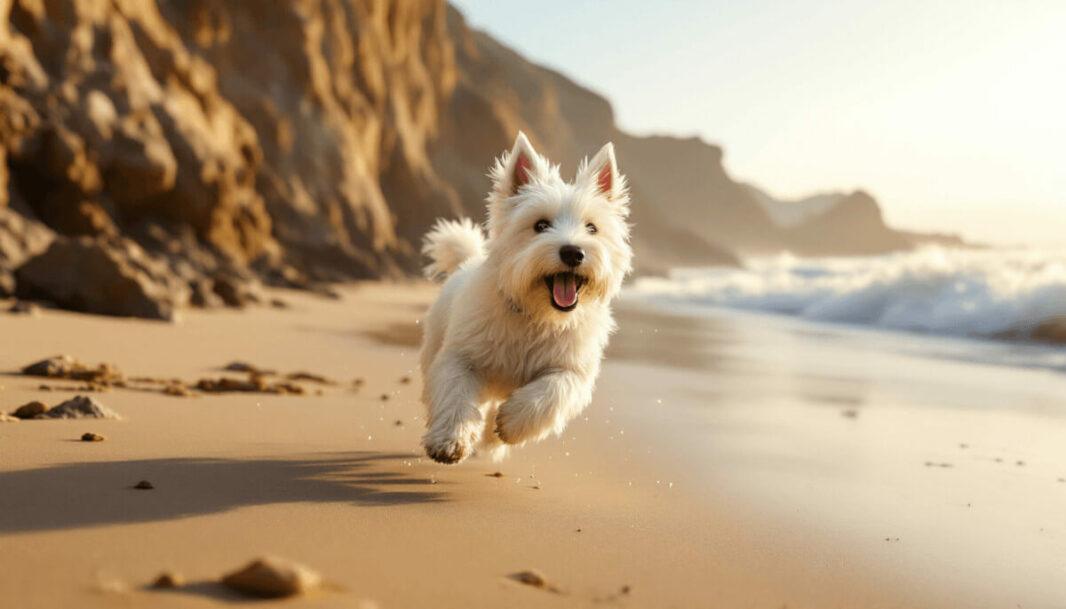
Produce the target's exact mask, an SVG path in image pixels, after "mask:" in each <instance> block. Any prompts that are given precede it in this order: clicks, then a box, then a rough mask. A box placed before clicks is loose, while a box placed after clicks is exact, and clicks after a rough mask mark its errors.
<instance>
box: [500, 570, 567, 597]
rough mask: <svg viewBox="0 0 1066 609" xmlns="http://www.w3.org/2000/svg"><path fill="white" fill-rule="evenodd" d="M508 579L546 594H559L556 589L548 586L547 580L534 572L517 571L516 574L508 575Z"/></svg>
mask: <svg viewBox="0 0 1066 609" xmlns="http://www.w3.org/2000/svg"><path fill="white" fill-rule="evenodd" d="M508 577H509V578H511V579H513V580H514V581H516V582H518V583H520V584H525V585H527V586H531V587H533V588H539V589H541V590H547V591H548V592H559V589H558V588H556V587H555V586H553V585H551V584H549V583H548V580H547V579H545V578H544V576H543V575H541V574H540V573H539V572H537V571H534V570H529V571H519V572H518V573H512V574H510V575H508Z"/></svg>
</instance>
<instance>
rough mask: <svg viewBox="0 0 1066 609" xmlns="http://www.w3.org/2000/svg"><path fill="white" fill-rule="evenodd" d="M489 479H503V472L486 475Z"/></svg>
mask: <svg viewBox="0 0 1066 609" xmlns="http://www.w3.org/2000/svg"><path fill="white" fill-rule="evenodd" d="M485 475H486V476H488V477H489V478H503V472H492V473H491V474H485Z"/></svg>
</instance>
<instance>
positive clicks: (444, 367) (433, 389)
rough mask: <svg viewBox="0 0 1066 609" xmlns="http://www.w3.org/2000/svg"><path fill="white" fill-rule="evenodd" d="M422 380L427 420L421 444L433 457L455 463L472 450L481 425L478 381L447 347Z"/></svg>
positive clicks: (479, 385) (442, 461) (479, 386)
mask: <svg viewBox="0 0 1066 609" xmlns="http://www.w3.org/2000/svg"><path fill="white" fill-rule="evenodd" d="M425 382H426V397H427V398H428V400H429V420H428V422H427V427H428V429H427V430H426V435H425V436H423V437H422V445H423V446H425V448H426V454H427V455H429V456H430V458H432V459H433V460H434V461H439V462H440V463H458V462H460V461H462V460H463V459H464V458H466V457H468V456H469V455H470V453H471V452H472V451H473V448H474V446H475V445H477V442H478V440H479V439H480V437H481V432H482V430H483V428H484V423H483V417H482V413H481V410H480V409H479V406H480V396H481V389H482V387H481V383H480V381H478V379H477V377H476V376H475V375H474V373H473V371H471V370H470V367H469V366H467V365H465V363H464V362H462V361H461V360H459V359H458V358H456V357H455V356H453V355H452V354H450V353H448V351H447V350H445V351H444V352H442V353H440V354H439V355H438V357H437V359H436V361H434V362H433V365H432V366H430V369H429V375H428V378H426V380H425Z"/></svg>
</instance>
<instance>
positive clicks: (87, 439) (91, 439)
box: [81, 431, 104, 442]
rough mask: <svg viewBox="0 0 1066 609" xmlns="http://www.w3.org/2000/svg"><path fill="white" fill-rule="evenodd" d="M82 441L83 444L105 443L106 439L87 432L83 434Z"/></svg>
mask: <svg viewBox="0 0 1066 609" xmlns="http://www.w3.org/2000/svg"><path fill="white" fill-rule="evenodd" d="M81 441H82V442H103V441H104V437H103V436H101V435H100V434H98V433H93V432H91V431H87V432H85V433H83V434H81Z"/></svg>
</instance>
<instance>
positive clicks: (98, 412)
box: [41, 395, 122, 419]
mask: <svg viewBox="0 0 1066 609" xmlns="http://www.w3.org/2000/svg"><path fill="white" fill-rule="evenodd" d="M41 417H42V418H48V419H121V418H122V417H120V416H119V415H118V413H117V412H115V411H113V410H111V409H110V408H108V407H106V406H104V405H103V404H101V403H100V402H97V401H96V400H95V399H93V398H91V397H86V396H83V395H79V396H75V397H73V398H71V399H69V400H67V401H66V402H63V403H61V404H59V405H58V406H54V407H52V408H51V409H49V410H48V412H46V413H44V414H43V415H41Z"/></svg>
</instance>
